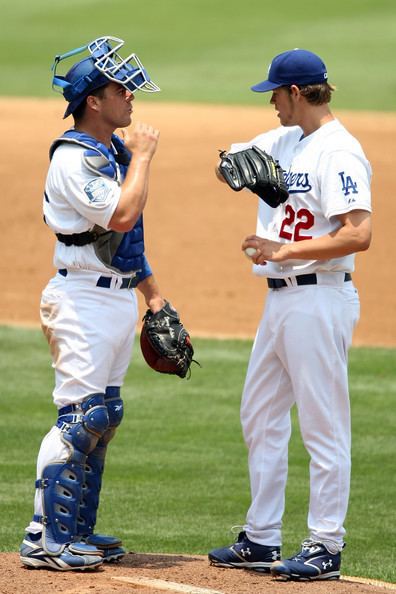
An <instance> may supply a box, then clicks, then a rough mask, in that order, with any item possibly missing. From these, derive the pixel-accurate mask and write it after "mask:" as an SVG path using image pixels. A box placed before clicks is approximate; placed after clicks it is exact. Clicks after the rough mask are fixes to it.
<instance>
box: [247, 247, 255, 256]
mask: <svg viewBox="0 0 396 594" xmlns="http://www.w3.org/2000/svg"><path fill="white" fill-rule="evenodd" d="M256 252H257V250H256V248H254V247H247V248H246V249H245V254H246V256H247V257H248V258H253V256H254V255H255V253H256Z"/></svg>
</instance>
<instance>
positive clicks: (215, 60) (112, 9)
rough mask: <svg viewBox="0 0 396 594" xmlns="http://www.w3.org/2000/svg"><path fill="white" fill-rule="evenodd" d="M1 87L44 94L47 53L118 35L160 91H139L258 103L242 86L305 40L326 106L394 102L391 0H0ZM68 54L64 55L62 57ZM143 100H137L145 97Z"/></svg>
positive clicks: (386, 106)
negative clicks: (321, 76)
mask: <svg viewBox="0 0 396 594" xmlns="http://www.w3.org/2000/svg"><path fill="white" fill-rule="evenodd" d="M0 5H1V6H2V7H3V10H2V19H1V24H0V33H1V35H0V68H1V73H2V75H1V78H0V95H21V96H48V95H51V94H52V92H51V89H50V87H51V84H50V81H51V73H50V70H49V69H50V65H51V63H52V61H53V58H54V56H55V54H59V53H64V52H66V51H68V50H69V49H72V48H75V47H79V46H81V45H84V44H85V43H87V42H88V41H91V40H92V39H94V38H95V37H98V36H100V35H103V34H109V35H115V36H118V37H121V38H123V39H125V41H126V42H127V46H128V47H129V48H130V51H136V52H137V53H138V55H139V56H140V57H141V58H142V59H143V63H144V64H145V65H146V66H147V69H148V71H149V72H150V74H151V76H152V77H153V80H155V81H156V82H157V83H158V84H159V85H160V86H161V88H162V90H163V91H162V93H161V94H159V95H158V96H156V97H152V98H149V99H148V100H154V101H157V100H159V101H190V102H191V101H193V102H207V103H208V102H209V103H235V104H253V105H260V104H262V103H263V102H266V101H267V99H268V95H265V96H264V97H263V96H262V95H260V94H257V93H252V92H251V91H250V90H249V89H250V86H251V85H252V84H254V83H256V82H258V81H259V80H262V79H264V78H265V77H266V73H267V68H268V65H269V61H270V60H271V59H272V57H273V56H274V55H276V54H278V53H280V52H282V51H284V50H286V49H291V48H294V47H304V48H307V49H311V50H312V51H314V52H317V53H319V54H320V55H321V56H322V57H323V58H324V60H325V62H326V64H327V67H328V70H329V77H330V81H331V82H334V83H335V84H336V85H337V87H338V88H339V92H338V93H336V96H335V99H334V106H335V107H340V108H341V107H342V108H349V109H370V110H390V111H394V110H395V105H396V79H395V76H394V75H393V72H394V56H395V54H396V36H395V34H394V31H395V24H396V3H395V2H394V0H348V2H345V0H332V1H331V2H325V0H319V1H318V0H301V1H300V2H294V1H293V0H284V1H283V2H271V1H270V0H247V1H246V2H245V3H244V4H243V5H241V3H240V1H239V0H227V3H226V4H224V2H221V1H220V0H150V2H148V3H147V2H139V1H138V0H113V1H112V2H111V3H109V2H106V1H105V0H95V1H94V0H57V2H53V1H52V0H35V1H34V2H32V3H26V2H25V0H14V1H13V2H8V1H6V0H0ZM70 65H71V63H70V64H69V66H70ZM143 95H144V94H143V93H142V94H141V98H142V100H146V99H147V97H144V98H143Z"/></svg>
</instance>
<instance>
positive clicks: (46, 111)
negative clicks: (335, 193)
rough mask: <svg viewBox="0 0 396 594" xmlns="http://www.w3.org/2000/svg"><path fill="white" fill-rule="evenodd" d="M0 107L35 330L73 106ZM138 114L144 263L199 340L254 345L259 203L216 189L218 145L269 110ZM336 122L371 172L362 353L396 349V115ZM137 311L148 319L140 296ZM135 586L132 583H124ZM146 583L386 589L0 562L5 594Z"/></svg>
mask: <svg viewBox="0 0 396 594" xmlns="http://www.w3.org/2000/svg"><path fill="white" fill-rule="evenodd" d="M0 107H1V109H0V125H1V130H2V132H3V142H2V144H1V146H0V172H1V178H2V179H3V193H4V200H3V231H2V239H1V252H2V256H3V257H2V259H1V263H0V268H1V279H2V286H3V290H2V291H1V294H0V323H5V324H21V325H39V316H38V307H39V300H40V293H41V290H42V288H43V287H44V285H45V284H46V282H47V280H48V279H49V278H50V277H51V276H52V275H53V273H54V269H53V267H52V252H53V244H54V237H53V235H52V234H51V232H50V231H49V229H48V228H47V227H46V226H45V225H44V223H43V222H42V214H41V202H42V192H43V186H44V180H45V175H46V171H47V167H48V148H49V145H50V143H51V142H52V140H53V139H54V138H56V136H58V135H59V134H60V133H62V132H63V131H64V130H65V129H66V128H67V127H68V125H70V122H69V121H67V122H63V121H62V120H61V114H62V112H63V108H64V103H63V102H62V101H59V100H33V99H32V100H22V99H2V100H0ZM135 114H136V119H139V120H141V121H145V122H148V123H150V124H152V125H153V126H155V127H158V128H159V129H160V130H161V138H160V144H159V148H158V151H157V154H156V156H155V159H154V162H153V165H152V176H151V182H150V195H149V202H148V205H147V208H146V211H145V229H146V240H147V241H146V243H147V254H148V257H149V260H150V263H151V265H152V267H153V270H154V272H155V275H156V277H157V279H158V281H159V284H160V286H161V288H162V292H163V294H164V296H166V297H167V298H168V299H169V300H171V301H172V303H173V304H174V305H175V306H176V307H177V309H178V310H179V311H180V313H181V316H182V318H183V320H184V322H185V324H186V326H187V327H188V328H189V330H190V331H191V334H192V336H193V337H194V335H201V336H224V337H249V338H252V337H253V336H254V332H255V328H256V326H257V323H258V320H259V317H260V315H261V311H262V307H263V303H264V299H265V295H266V288H265V282H264V281H263V280H262V279H258V278H256V277H254V276H253V275H252V274H251V267H250V264H249V262H248V260H247V259H246V257H245V256H244V255H243V253H242V252H241V249H240V245H241V241H242V239H243V238H244V237H245V236H246V235H248V234H251V233H253V232H254V231H255V216H256V206H257V203H256V199H255V198H254V197H253V196H251V195H249V194H248V193H245V192H242V193H241V194H235V193H233V192H231V191H230V190H229V189H228V188H227V187H225V186H223V185H222V184H220V183H218V182H217V181H216V179H215V176H214V166H215V163H216V162H217V155H218V149H223V148H227V147H228V146H229V144H230V143H231V142H232V141H244V140H248V139H250V138H252V137H253V136H255V135H256V134H257V133H258V132H260V131H264V130H266V129H269V128H272V127H274V126H277V125H278V121H277V119H276V116H275V114H274V112H273V110H272V109H268V108H265V107H260V108H251V107H249V108H248V107H222V106H202V105H166V104H154V103H153V104H152V103H141V104H140V103H139V102H136V106H135ZM336 115H337V116H338V117H339V119H340V120H341V122H342V123H344V124H345V125H346V126H347V128H348V129H349V130H350V131H351V132H352V133H353V134H354V135H355V136H356V137H357V138H358V139H359V140H360V141H361V143H362V144H363V147H364V149H365V151H366V154H367V156H368V158H369V160H370V161H371V164H372V167H373V171H374V177H373V207H374V216H373V241H372V245H371V247H370V249H369V251H368V252H366V253H363V254H359V255H358V256H357V270H356V273H355V274H354V275H353V277H354V282H355V284H356V286H357V287H358V289H359V292H360V297H361V303H362V316H361V321H360V324H359V326H358V328H357V331H356V333H355V340H354V344H355V345H383V346H396V307H395V306H396V301H395V286H396V280H395V275H394V272H395V265H394V259H395V256H394V252H395V250H394V221H395V220H396V200H395V198H394V184H393V179H394V173H395V171H394V169H395V165H394V163H395V153H396V150H395V149H396V115H393V114H373V113H347V112H339V113H337V114H336ZM139 301H140V307H141V311H142V312H143V311H144V309H145V308H144V305H143V302H142V300H141V298H140V297H139ZM220 544H221V543H213V546H218V545H220ZM385 562H386V560H384V563H385ZM125 577H126V578H129V579H130V580H132V581H129V582H128V581H127V582H125V581H122V580H120V579H119V578H125ZM136 577H149V578H151V579H162V580H168V581H171V582H178V583H182V584H190V585H191V584H192V585H194V586H195V587H198V586H199V587H201V588H209V589H214V590H216V591H220V592H223V593H224V594H248V593H249V594H250V593H257V594H259V593H261V592H263V593H264V592H271V593H272V594H277V593H278V592H284V593H285V594H291V593H299V592H305V591H306V590H307V589H309V590H310V591H312V592H315V594H322V593H323V594H333V593H334V594H341V593H342V594H355V593H360V594H366V593H367V594H369V593H374V592H384V591H386V589H384V587H382V586H378V585H369V584H367V583H365V584H363V583H354V582H349V581H345V580H340V581H339V582H331V583H317V582H316V583H315V584H296V583H278V582H275V581H274V580H272V579H271V578H270V577H269V576H264V575H258V574H255V573H251V572H246V571H242V570H228V569H215V568H213V567H209V565H208V562H207V560H206V558H205V557H197V556H183V555H146V554H139V553H133V554H132V553H131V554H129V555H127V556H126V558H125V559H124V560H123V561H122V562H121V563H120V564H118V565H108V566H106V567H105V568H104V569H100V570H99V571H97V572H94V573H93V574H92V573H81V574H76V573H67V574H60V573H54V572H51V571H47V570H41V571H29V570H28V569H24V568H22V567H21V565H20V563H19V558H18V555H17V554H16V553H7V554H2V555H0V594H19V593H22V592H23V593H24V594H36V593H37V594H39V593H40V594H42V593H43V592H45V593H47V592H48V593H52V592H62V593H64V594H87V593H95V594H110V593H118V594H121V593H122V594H124V593H125V594H126V593H129V592H134V593H136V592H139V593H140V592H141V593H146V594H156V593H157V592H158V593H159V592H164V590H159V589H158V588H156V587H154V586H153V587H149V586H144V587H142V586H139V585H137V584H136V583H133V580H134V579H135V578H136ZM117 579H119V581H117ZM135 581H136V580H135ZM168 592H172V590H168ZM190 592H191V593H192V592H194V589H191V590H190Z"/></svg>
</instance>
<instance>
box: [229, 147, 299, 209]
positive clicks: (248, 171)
mask: <svg viewBox="0 0 396 594" xmlns="http://www.w3.org/2000/svg"><path fill="white" fill-rule="evenodd" d="M219 171H220V173H221V174H222V176H223V177H224V179H225V181H226V182H227V184H228V185H229V186H230V188H232V189H233V190H235V192H239V191H240V190H242V188H249V190H251V191H252V192H254V193H255V194H257V195H258V196H260V198H262V199H263V200H264V202H266V203H267V204H269V205H270V206H272V208H276V207H277V206H279V205H280V204H281V203H282V202H285V201H286V200H287V198H288V196H289V193H288V191H287V185H286V182H285V179H284V177H283V170H282V167H281V166H280V165H279V163H278V161H275V159H274V158H273V157H271V155H268V154H267V153H265V152H264V151H262V150H261V149H259V148H258V147H257V146H252V147H251V148H248V149H245V150H243V151H240V152H238V153H227V152H226V151H220V165H219Z"/></svg>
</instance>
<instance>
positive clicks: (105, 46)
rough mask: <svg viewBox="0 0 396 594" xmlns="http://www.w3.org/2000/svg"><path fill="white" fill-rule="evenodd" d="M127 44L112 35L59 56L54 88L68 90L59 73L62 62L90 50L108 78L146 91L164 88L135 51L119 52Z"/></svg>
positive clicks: (101, 70)
mask: <svg viewBox="0 0 396 594" xmlns="http://www.w3.org/2000/svg"><path fill="white" fill-rule="evenodd" d="M123 45H124V41H123V40H122V39H118V38H117V37H111V36H109V35H108V36H105V37H98V38H97V39H94V40H93V41H91V42H90V43H88V44H87V45H84V46H82V47H79V48H76V49H74V50H71V51H69V52H66V53H65V54H62V55H58V56H56V57H55V60H54V63H53V65H52V70H53V71H54V76H53V82H52V87H53V89H54V90H55V91H58V92H61V93H64V90H65V87H66V86H68V83H67V81H65V79H64V77H60V76H57V74H56V69H57V66H58V64H59V62H61V61H62V60H64V59H66V58H69V57H72V56H75V55H77V54H80V53H83V52H85V51H86V50H88V52H89V53H90V55H91V56H92V58H93V59H94V65H95V68H96V69H97V70H98V71H99V72H101V73H102V74H104V75H105V76H106V78H107V79H108V80H110V81H112V82H116V83H118V84H121V85H123V86H124V87H126V88H127V89H128V90H130V91H135V90H140V91H144V92H146V93H155V92H157V91H160V90H161V89H160V88H159V86H158V85H156V84H155V83H154V82H153V81H152V80H151V79H150V77H149V75H148V73H147V71H146V69H145V68H144V66H143V64H142V62H141V60H140V59H139V58H138V56H137V55H136V54H135V53H132V54H129V56H127V57H126V58H122V57H121V56H120V55H119V53H118V50H119V49H120V48H121V47H122V46H123Z"/></svg>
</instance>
